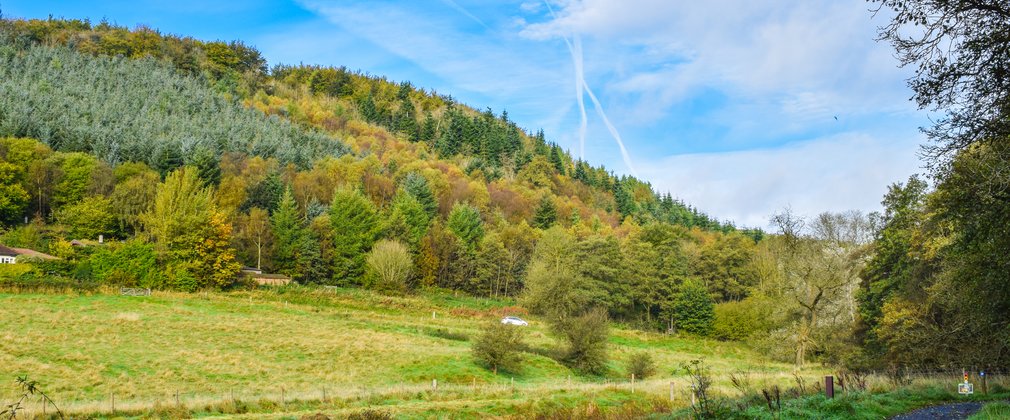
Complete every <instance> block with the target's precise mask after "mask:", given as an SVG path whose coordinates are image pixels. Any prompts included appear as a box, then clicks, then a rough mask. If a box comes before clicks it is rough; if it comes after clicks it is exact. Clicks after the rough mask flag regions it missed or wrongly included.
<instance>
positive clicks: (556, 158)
mask: <svg viewBox="0 0 1010 420" xmlns="http://www.w3.org/2000/svg"><path fill="white" fill-rule="evenodd" d="M562 153H563V152H562V151H561V148H560V147H558V146H557V145H553V146H551V154H550V156H549V159H550V162H551V165H553V166H554V170H556V171H558V173H559V174H561V175H565V173H566V172H565V162H564V160H563V159H562V157H561V154H562Z"/></svg>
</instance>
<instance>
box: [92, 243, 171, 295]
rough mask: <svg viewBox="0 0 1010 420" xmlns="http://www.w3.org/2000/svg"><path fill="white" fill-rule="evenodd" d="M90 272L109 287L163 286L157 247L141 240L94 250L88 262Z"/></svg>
mask: <svg viewBox="0 0 1010 420" xmlns="http://www.w3.org/2000/svg"><path fill="white" fill-rule="evenodd" d="M89 262H90V264H91V273H92V275H93V276H94V277H95V279H96V280H98V281H99V282H102V283H106V284H113V285H118V286H127V287H137V286H139V287H150V288H158V287H162V286H163V283H164V278H163V276H162V275H161V270H160V269H159V267H158V257H157V253H156V252H155V250H154V245H152V244H148V243H145V242H143V241H140V240H132V241H127V242H124V243H123V244H121V245H120V244H113V245H109V246H106V247H102V248H100V249H98V250H97V251H95V253H94V254H92V255H91V258H90V259H89Z"/></svg>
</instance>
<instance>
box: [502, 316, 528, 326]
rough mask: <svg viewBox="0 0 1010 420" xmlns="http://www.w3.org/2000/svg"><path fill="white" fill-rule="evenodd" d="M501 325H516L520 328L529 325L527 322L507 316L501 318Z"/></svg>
mask: <svg viewBox="0 0 1010 420" xmlns="http://www.w3.org/2000/svg"><path fill="white" fill-rule="evenodd" d="M501 323H502V324H505V325H518V326H521V327H525V326H527V325H530V323H529V322H526V321H523V319H522V318H520V317H517V316H507V317H505V318H502V319H501Z"/></svg>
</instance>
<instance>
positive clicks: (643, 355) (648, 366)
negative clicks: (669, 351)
mask: <svg viewBox="0 0 1010 420" xmlns="http://www.w3.org/2000/svg"><path fill="white" fill-rule="evenodd" d="M655 373H656V361H655V360H653V359H652V355H651V354H649V353H648V352H644V351H642V352H638V353H635V354H633V355H631V360H629V361H628V375H629V376H630V375H635V379H645V378H648V377H650V376H652V375H654V374H655Z"/></svg>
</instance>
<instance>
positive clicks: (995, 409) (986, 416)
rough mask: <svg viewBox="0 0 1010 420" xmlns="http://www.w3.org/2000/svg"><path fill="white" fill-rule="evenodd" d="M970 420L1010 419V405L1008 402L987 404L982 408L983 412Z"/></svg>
mask: <svg viewBox="0 0 1010 420" xmlns="http://www.w3.org/2000/svg"><path fill="white" fill-rule="evenodd" d="M969 419H970V420H996V419H1010V404H1008V403H1007V402H1004V401H1001V402H995V403H990V404H986V405H985V406H984V407H982V410H981V411H979V412H978V413H975V414H974V415H972V416H971V417H969Z"/></svg>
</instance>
